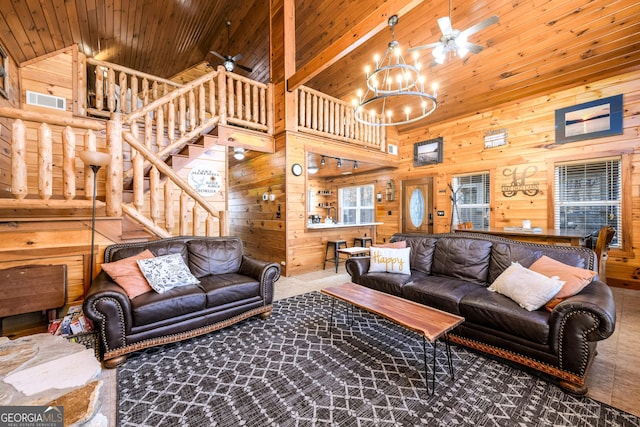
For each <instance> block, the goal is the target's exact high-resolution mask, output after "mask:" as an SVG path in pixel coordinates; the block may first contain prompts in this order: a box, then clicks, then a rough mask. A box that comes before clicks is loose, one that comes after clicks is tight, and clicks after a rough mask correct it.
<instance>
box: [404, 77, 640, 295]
mask: <svg viewBox="0 0 640 427" xmlns="http://www.w3.org/2000/svg"><path fill="white" fill-rule="evenodd" d="M639 82H640V72H633V73H628V74H623V75H620V76H617V77H615V78H610V79H606V80H602V81H598V82H596V83H593V84H589V85H584V86H577V87H574V88H571V89H567V90H563V91H558V92H554V93H550V94H549V95H547V96H541V97H536V98H533V99H526V100H520V101H518V102H515V103H513V104H510V105H505V106H503V107H501V108H497V109H493V110H489V111H485V112H479V113H477V114H475V115H472V116H467V117H460V118H457V119H456V120H453V121H447V122H441V123H437V122H429V120H427V121H426V122H425V126H424V128H422V129H420V130H417V131H413V132H410V133H405V134H402V135H401V137H400V147H399V155H400V158H401V167H400V168H399V170H398V171H397V173H396V178H397V179H398V180H405V179H416V178H420V177H426V176H433V177H434V187H435V188H434V195H435V198H434V212H433V213H434V231H435V232H448V231H449V224H450V221H451V200H450V191H449V190H448V184H449V183H450V182H451V179H452V176H453V175H455V174H461V173H470V172H484V171H488V172H490V173H491V186H492V192H491V198H492V200H491V218H490V225H491V226H493V227H505V226H519V225H522V220H523V219H530V220H531V223H532V226H533V227H543V228H553V204H552V202H551V196H552V192H553V168H554V164H555V163H556V162H564V161H571V160H581V159H585V160H586V159H598V158H604V157H608V156H620V155H623V165H624V166H623V167H624V170H623V180H624V181H625V182H624V183H623V185H624V186H625V189H626V190H627V192H626V193H625V195H624V196H623V204H624V206H623V209H624V213H623V221H624V227H625V233H624V235H623V238H624V239H625V240H626V242H627V243H626V245H625V248H624V249H625V250H615V249H612V250H611V252H610V253H609V256H610V258H609V262H608V264H607V274H608V279H609V283H611V284H620V285H625V284H626V285H627V286H635V287H638V288H639V289H640V286H638V285H639V284H640V282H639V281H638V277H639V276H640V274H639V272H640V233H639V232H638V231H637V230H640V173H639V172H638V171H639V170H640V169H639V166H640V151H639V150H640V137H639V134H640V84H639ZM617 94H624V134H623V135H616V136H610V137H606V138H599V139H594V140H586V141H577V142H572V143H567V144H554V141H555V135H554V131H555V123H554V120H555V119H554V112H555V110H556V109H559V108H564V107H569V106H573V105H577V104H581V103H583V102H588V101H592V100H595V99H599V98H605V97H609V96H613V95H617ZM434 117H437V116H434ZM502 128H504V129H507V132H508V144H507V145H506V146H503V147H496V148H489V149H485V148H484V134H485V132H486V131H489V130H493V129H502ZM436 137H443V138H444V152H443V154H444V156H443V162H442V163H441V164H437V165H430V166H423V167H414V166H413V146H414V143H416V142H419V141H424V140H429V139H432V138H436ZM527 168H529V169H528V171H527V177H526V183H531V184H537V185H538V187H539V189H540V191H539V192H538V194H536V195H535V196H527V195H524V194H523V193H522V192H519V193H518V194H516V195H515V196H512V197H506V196H505V195H503V193H502V191H501V187H502V185H509V184H510V183H511V180H512V177H511V176H510V175H509V171H514V170H516V169H517V170H518V171H519V173H522V172H524V171H525V170H527ZM397 190H398V186H396V191H397ZM437 210H443V211H445V216H443V217H438V216H435V211H437ZM397 227H398V229H399V228H400V222H398V224H397Z"/></svg>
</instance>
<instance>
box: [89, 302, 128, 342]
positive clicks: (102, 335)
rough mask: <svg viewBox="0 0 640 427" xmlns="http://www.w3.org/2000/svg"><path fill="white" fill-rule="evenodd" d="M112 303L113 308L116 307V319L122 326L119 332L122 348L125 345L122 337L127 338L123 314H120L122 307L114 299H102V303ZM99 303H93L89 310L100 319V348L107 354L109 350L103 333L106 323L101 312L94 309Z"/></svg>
mask: <svg viewBox="0 0 640 427" xmlns="http://www.w3.org/2000/svg"><path fill="white" fill-rule="evenodd" d="M105 300H108V301H112V302H113V303H114V304H113V305H114V306H115V307H117V309H118V318H119V322H120V324H121V325H122V328H121V329H122V330H121V331H120V332H121V335H120V336H121V337H122V344H121V345H122V346H124V345H126V342H125V340H124V337H126V336H127V334H126V331H125V330H124V313H123V312H122V307H121V306H120V303H119V302H118V301H116V299H115V298H102V301H105ZM98 302H100V301H99V300H98V301H94V303H93V304H92V305H91V308H92V309H93V312H94V313H96V314H97V315H98V316H100V318H101V319H102V321H101V322H100V340H101V341H102V348H104V349H105V352H107V351H108V350H109V344H108V343H107V334H106V332H105V326H106V324H107V322H105V316H104V314H102V312H101V311H100V310H98V309H97V308H96V304H97V303H98Z"/></svg>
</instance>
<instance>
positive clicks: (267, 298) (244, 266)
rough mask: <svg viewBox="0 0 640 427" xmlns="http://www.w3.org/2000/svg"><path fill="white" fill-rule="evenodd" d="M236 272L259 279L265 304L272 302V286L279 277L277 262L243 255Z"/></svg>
mask: <svg viewBox="0 0 640 427" xmlns="http://www.w3.org/2000/svg"><path fill="white" fill-rule="evenodd" d="M238 273H239V274H242V275H244V276H248V277H251V278H253V279H255V280H257V281H259V282H260V294H261V295H262V298H263V299H264V302H265V304H271V303H272V302H273V286H274V284H275V282H277V281H278V279H279V278H280V266H279V265H278V264H276V263H275V262H267V261H261V260H258V259H255V258H252V257H249V256H247V255H243V256H242V262H241V263H240V269H239V270H238Z"/></svg>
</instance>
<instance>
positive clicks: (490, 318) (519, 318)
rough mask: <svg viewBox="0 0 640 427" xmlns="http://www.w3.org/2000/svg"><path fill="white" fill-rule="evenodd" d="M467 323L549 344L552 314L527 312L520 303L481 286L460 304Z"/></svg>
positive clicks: (469, 293)
mask: <svg viewBox="0 0 640 427" xmlns="http://www.w3.org/2000/svg"><path fill="white" fill-rule="evenodd" d="M458 307H459V310H460V313H459V314H460V315H461V316H463V317H464V318H465V323H473V324H477V325H482V326H484V327H487V328H491V329H494V330H498V331H502V332H505V333H508V334H511V335H514V336H517V337H521V338H524V339H527V340H529V341H532V342H535V343H539V344H548V341H549V318H550V315H551V314H550V313H549V312H548V311H545V310H535V311H527V310H523V309H522V307H520V306H519V305H518V304H517V303H516V302H514V301H513V300H511V299H509V298H507V297H506V296H504V295H501V294H499V293H496V292H491V291H490V290H489V289H487V288H485V287H482V286H477V287H476V288H475V289H472V290H470V291H469V292H468V293H467V294H466V295H465V296H464V297H462V299H461V300H460V304H459V306H458Z"/></svg>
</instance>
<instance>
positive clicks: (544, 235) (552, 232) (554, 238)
mask: <svg viewBox="0 0 640 427" xmlns="http://www.w3.org/2000/svg"><path fill="white" fill-rule="evenodd" d="M537 230H540V229H537ZM537 230H536V231H533V230H523V229H522V228H520V227H505V228H501V227H489V228H471V229H468V230H467V229H464V230H462V229H461V230H453V231H454V232H457V233H462V232H468V233H481V234H492V235H495V236H502V237H507V238H509V239H513V240H521V241H523V242H534V243H547V244H550V245H564V246H585V247H591V234H592V233H591V232H589V231H585V230H556V229H551V228H549V229H546V228H543V229H542V230H540V231H537Z"/></svg>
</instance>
